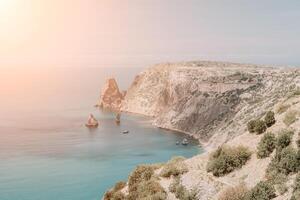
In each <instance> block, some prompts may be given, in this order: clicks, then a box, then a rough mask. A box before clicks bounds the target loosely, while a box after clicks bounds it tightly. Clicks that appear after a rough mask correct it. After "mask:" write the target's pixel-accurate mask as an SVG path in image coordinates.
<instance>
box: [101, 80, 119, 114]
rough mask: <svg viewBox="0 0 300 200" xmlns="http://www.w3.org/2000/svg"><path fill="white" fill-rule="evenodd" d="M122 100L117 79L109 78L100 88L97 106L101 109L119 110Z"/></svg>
mask: <svg viewBox="0 0 300 200" xmlns="http://www.w3.org/2000/svg"><path fill="white" fill-rule="evenodd" d="M122 100H123V94H122V93H121V92H120V90H119V87H118V84H117V81H116V80H115V79H114V78H110V79H108V80H107V81H106V83H105V85H104V87H103V88H102V91H101V95H100V99H99V102H98V103H97V106H99V107H100V108H103V109H109V110H113V111H119V110H120V107H121V102H122Z"/></svg>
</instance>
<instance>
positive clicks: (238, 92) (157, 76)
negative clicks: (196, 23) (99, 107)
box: [121, 61, 294, 142]
mask: <svg viewBox="0 0 300 200" xmlns="http://www.w3.org/2000/svg"><path fill="white" fill-rule="evenodd" d="M293 73H294V72H293V71H292V70H286V69H281V68H270V67H261V66H255V65H250V64H236V63H224V62H206V61H203V62H188V63H177V64H160V65H156V66H154V67H152V68H150V69H148V70H146V71H144V72H142V73H141V74H139V75H138V76H136V78H135V80H134V82H133V83H132V85H131V87H130V88H129V89H128V91H127V94H126V97H125V99H124V101H123V102H122V108H121V109H122V111H125V112H133V113H139V114H143V115H147V116H152V117H154V122H153V123H154V125H156V126H158V127H161V128H167V129H172V130H178V131H181V132H185V133H188V134H191V135H193V136H195V137H197V138H200V139H201V140H202V141H203V142H207V141H208V140H209V139H210V138H211V137H212V136H213V135H214V134H215V133H216V132H217V130H220V129H221V128H224V129H225V128H226V127H228V124H230V123H229V122H230V121H231V120H233V118H234V117H236V114H237V113H238V112H239V111H240V110H243V109H247V108H249V106H250V105H251V102H255V101H258V100H260V99H261V98H263V99H265V97H267V96H268V95H269V96H270V97H272V98H271V99H269V101H270V102H268V101H266V103H265V104H264V105H265V106H271V105H272V104H274V102H275V101H274V98H275V95H276V98H278V97H279V96H280V95H284V92H280V91H284V90H286V89H287V88H288V87H289V85H291V83H292V82H291V81H292V80H293ZM249 112H250V114H247V115H251V111H249ZM262 112H263V111H262ZM259 113H260V112H256V114H258V115H259ZM225 126H226V127H225ZM242 128H244V126H242ZM231 132H232V131H230V130H228V131H227V133H226V134H227V135H228V137H227V136H226V137H224V138H223V140H224V141H225V140H227V139H228V138H229V137H230V136H229V135H230V134H233V133H231ZM224 134H225V132H224ZM224 141H223V142H224Z"/></svg>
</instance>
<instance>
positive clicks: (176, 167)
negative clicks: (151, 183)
mask: <svg viewBox="0 0 300 200" xmlns="http://www.w3.org/2000/svg"><path fill="white" fill-rule="evenodd" d="M184 160H185V158H183V157H175V158H172V159H171V160H170V161H169V162H167V163H166V165H165V166H164V167H163V169H162V170H161V172H160V175H161V176H162V177H170V176H178V175H181V174H184V173H186V172H188V168H187V166H186V164H185V163H184Z"/></svg>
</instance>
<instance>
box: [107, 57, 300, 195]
mask: <svg viewBox="0 0 300 200" xmlns="http://www.w3.org/2000/svg"><path fill="white" fill-rule="evenodd" d="M121 110H122V111H123V112H132V113H138V114H143V115H147V116H151V117H153V124H154V125H156V126H158V127H162V128H167V129H172V130H178V131H181V132H184V133H186V134H189V135H192V136H194V137H195V138H198V139H199V140H200V142H201V144H202V145H203V147H204V148H205V150H206V152H205V153H203V154H201V155H198V156H195V157H192V158H189V159H185V160H183V159H178V158H177V159H173V160H171V161H169V162H168V163H165V164H162V165H151V166H149V165H148V166H145V165H143V166H140V167H137V168H136V169H135V170H134V171H133V172H132V173H131V174H130V176H129V181H128V182H127V183H122V184H120V183H119V184H117V185H116V186H115V187H114V188H113V189H111V190H109V191H108V192H107V193H106V195H105V196H104V199H105V200H110V199H126V200H131V199H147V198H150V199H162V200H165V199H170V200H177V199H179V200H185V199H190V200H210V199H216V200H217V199H218V200H236V199H241V200H255V199H266V200H267V199H276V200H289V199H293V200H294V199H298V198H300V188H298V189H297V184H300V167H299V166H300V159H299V158H300V150H299V147H298V146H300V136H298V133H299V132H300V120H298V119H299V117H300V112H299V110H300V70H299V69H293V68H281V67H266V66H257V65H251V64H237V63H227V62H208V61H200V62H185V63H175V64H170V63H167V64H159V65H156V66H154V67H151V68H149V69H148V70H146V71H144V72H142V73H140V74H139V75H137V76H136V78H135V80H134V82H133V83H132V85H131V86H130V88H129V89H128V91H127V94H126V96H125V98H124V100H123V101H122V103H121ZM268 113H269V114H268ZM270 113H271V114H270ZM267 115H269V119H268V117H267ZM270 116H271V120H270ZM267 120H270V121H271V122H272V123H271V125H270V124H268V126H267V125H266V121H267ZM250 121H254V123H255V125H254V127H255V128H254V132H256V133H253V131H252V128H251V126H249V122H250ZM270 121H269V122H270ZM247 125H248V126H247ZM267 133H268V134H267ZM270 134H271V136H270ZM282 144H283V145H282ZM297 144H298V146H297ZM297 149H298V150H297ZM297 151H298V153H297ZM262 153H263V154H267V155H264V156H263V157H260V156H259V155H261V154H262ZM297 173H298V176H296V174H297ZM297 177H298V178H297ZM297 181H298V182H297ZM295 188H296V189H295ZM238 195H239V196H238ZM245 195H246V196H245Z"/></svg>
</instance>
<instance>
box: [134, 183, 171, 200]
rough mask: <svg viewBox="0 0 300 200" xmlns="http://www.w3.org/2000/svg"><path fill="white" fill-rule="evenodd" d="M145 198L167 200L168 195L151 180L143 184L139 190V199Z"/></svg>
mask: <svg viewBox="0 0 300 200" xmlns="http://www.w3.org/2000/svg"><path fill="white" fill-rule="evenodd" d="M144 198H147V199H151V200H152V199H153V200H161V199H166V198H167V195H166V192H165V191H164V189H163V188H162V186H161V185H160V184H159V183H158V182H156V181H154V180H152V179H151V180H148V181H144V182H142V183H141V184H139V186H138V188H137V199H144Z"/></svg>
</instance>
